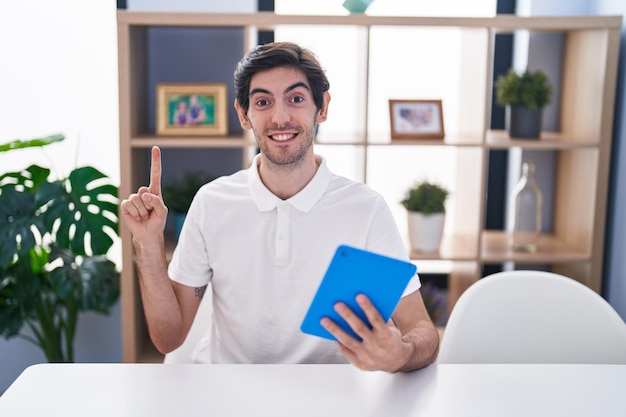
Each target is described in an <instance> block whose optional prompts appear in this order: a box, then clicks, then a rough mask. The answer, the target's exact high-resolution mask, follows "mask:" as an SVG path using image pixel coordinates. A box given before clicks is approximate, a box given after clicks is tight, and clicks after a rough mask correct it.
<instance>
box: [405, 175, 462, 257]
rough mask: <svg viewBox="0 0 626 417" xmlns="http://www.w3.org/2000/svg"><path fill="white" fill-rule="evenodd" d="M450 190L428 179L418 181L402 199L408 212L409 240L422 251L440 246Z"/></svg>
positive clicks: (428, 250) (413, 246)
mask: <svg viewBox="0 0 626 417" xmlns="http://www.w3.org/2000/svg"><path fill="white" fill-rule="evenodd" d="M449 194H450V193H449V191H448V190H447V189H446V188H444V187H442V186H440V185H438V184H435V183H431V182H428V181H425V182H421V183H416V184H415V185H414V186H412V187H411V188H409V189H408V190H407V192H406V195H405V197H404V199H403V200H402V201H401V203H402V205H403V206H404V208H406V209H407V213H408V226H409V241H410V243H411V247H412V248H413V249H415V250H417V251H420V252H431V251H435V250H437V249H438V248H439V245H440V243H441V238H442V236H443V225H444V220H445V211H446V210H445V205H444V204H445V202H446V199H447V198H448V195H449Z"/></svg>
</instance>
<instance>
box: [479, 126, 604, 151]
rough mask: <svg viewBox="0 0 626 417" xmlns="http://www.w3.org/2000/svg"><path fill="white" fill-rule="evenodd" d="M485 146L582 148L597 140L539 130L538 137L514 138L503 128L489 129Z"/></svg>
mask: <svg viewBox="0 0 626 417" xmlns="http://www.w3.org/2000/svg"><path fill="white" fill-rule="evenodd" d="M486 143H487V147H489V148H491V149H509V148H513V147H519V148H523V149H534V150H553V149H554V150H556V149H584V148H595V147H597V146H598V143H597V142H590V141H588V142H583V141H577V140H574V139H572V138H568V137H567V136H565V135H563V134H562V133H557V132H541V137H540V138H539V139H515V138H511V137H509V135H508V134H507V132H506V131H504V130H490V131H488V132H487V137H486Z"/></svg>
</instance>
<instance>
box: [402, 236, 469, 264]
mask: <svg viewBox="0 0 626 417" xmlns="http://www.w3.org/2000/svg"><path fill="white" fill-rule="evenodd" d="M477 254H478V247H477V241H476V238H475V237H473V236H463V235H454V236H444V237H443V239H442V241H441V245H440V247H439V250H438V251H436V252H418V251H416V250H411V253H410V258H411V260H420V259H422V260H449V261H475V260H476V259H477Z"/></svg>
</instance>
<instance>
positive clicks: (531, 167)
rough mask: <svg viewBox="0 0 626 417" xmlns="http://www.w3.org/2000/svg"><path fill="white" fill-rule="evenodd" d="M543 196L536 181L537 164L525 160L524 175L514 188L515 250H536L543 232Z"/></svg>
mask: <svg viewBox="0 0 626 417" xmlns="http://www.w3.org/2000/svg"><path fill="white" fill-rule="evenodd" d="M542 204H543V197H542V195H541V190H540V189H539V187H538V186H537V183H536V182H535V164H533V163H532V162H524V163H523V165H522V177H521V178H520V180H519V182H518V183H517V185H516V186H515V187H514V188H513V192H512V195H511V204H510V210H511V212H510V218H511V219H512V221H513V230H512V232H511V235H510V246H511V248H512V249H513V250H515V251H520V252H536V251H537V241H538V240H539V235H540V233H541V210H542Z"/></svg>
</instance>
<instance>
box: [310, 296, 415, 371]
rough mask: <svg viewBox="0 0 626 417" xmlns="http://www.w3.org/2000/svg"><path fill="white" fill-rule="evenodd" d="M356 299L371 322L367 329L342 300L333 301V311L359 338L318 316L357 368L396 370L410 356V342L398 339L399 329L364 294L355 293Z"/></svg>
mask: <svg viewBox="0 0 626 417" xmlns="http://www.w3.org/2000/svg"><path fill="white" fill-rule="evenodd" d="M356 301H357V304H358V305H359V307H361V309H362V310H363V312H364V313H365V316H366V317H367V319H368V320H369V322H370V324H371V325H372V328H371V329H370V328H369V327H368V325H367V324H366V323H365V322H363V320H361V319H360V318H359V316H357V315H356V314H355V313H354V312H353V311H352V310H351V309H350V308H349V307H348V306H347V305H346V304H345V303H341V302H339V303H337V304H336V305H335V311H336V312H337V313H338V314H339V315H340V316H341V317H342V318H343V319H344V320H345V321H346V322H347V323H348V324H349V325H350V327H351V328H352V330H353V331H354V332H355V333H356V334H357V335H358V336H359V337H360V338H361V339H362V340H361V341H359V340H357V339H355V338H354V337H352V336H350V335H349V334H348V333H346V332H345V331H343V330H342V329H341V327H339V326H338V325H337V323H335V322H333V321H332V320H331V319H329V318H328V317H325V318H323V319H322V321H321V324H322V326H323V327H324V328H325V329H326V330H328V331H329V332H330V333H331V334H332V335H333V336H335V337H336V338H337V340H338V341H339V350H340V351H341V353H342V354H343V355H344V356H345V357H346V358H348V360H349V361H350V362H351V363H352V364H353V365H354V366H356V367H357V368H359V369H363V370H369V371H373V370H381V371H387V372H395V371H397V370H398V369H400V368H401V367H403V366H404V365H405V363H406V362H407V361H408V360H409V359H410V357H411V356H412V354H413V346H412V345H411V344H410V343H408V342H404V341H403V340H402V334H401V332H400V330H399V329H398V328H397V327H396V326H395V325H394V324H393V323H389V324H387V323H385V322H384V320H383V318H382V316H381V315H380V313H379V312H378V310H377V309H376V307H374V305H373V304H372V303H371V301H370V300H369V299H368V298H367V297H366V296H365V295H363V294H359V295H358V296H357V297H356Z"/></svg>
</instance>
